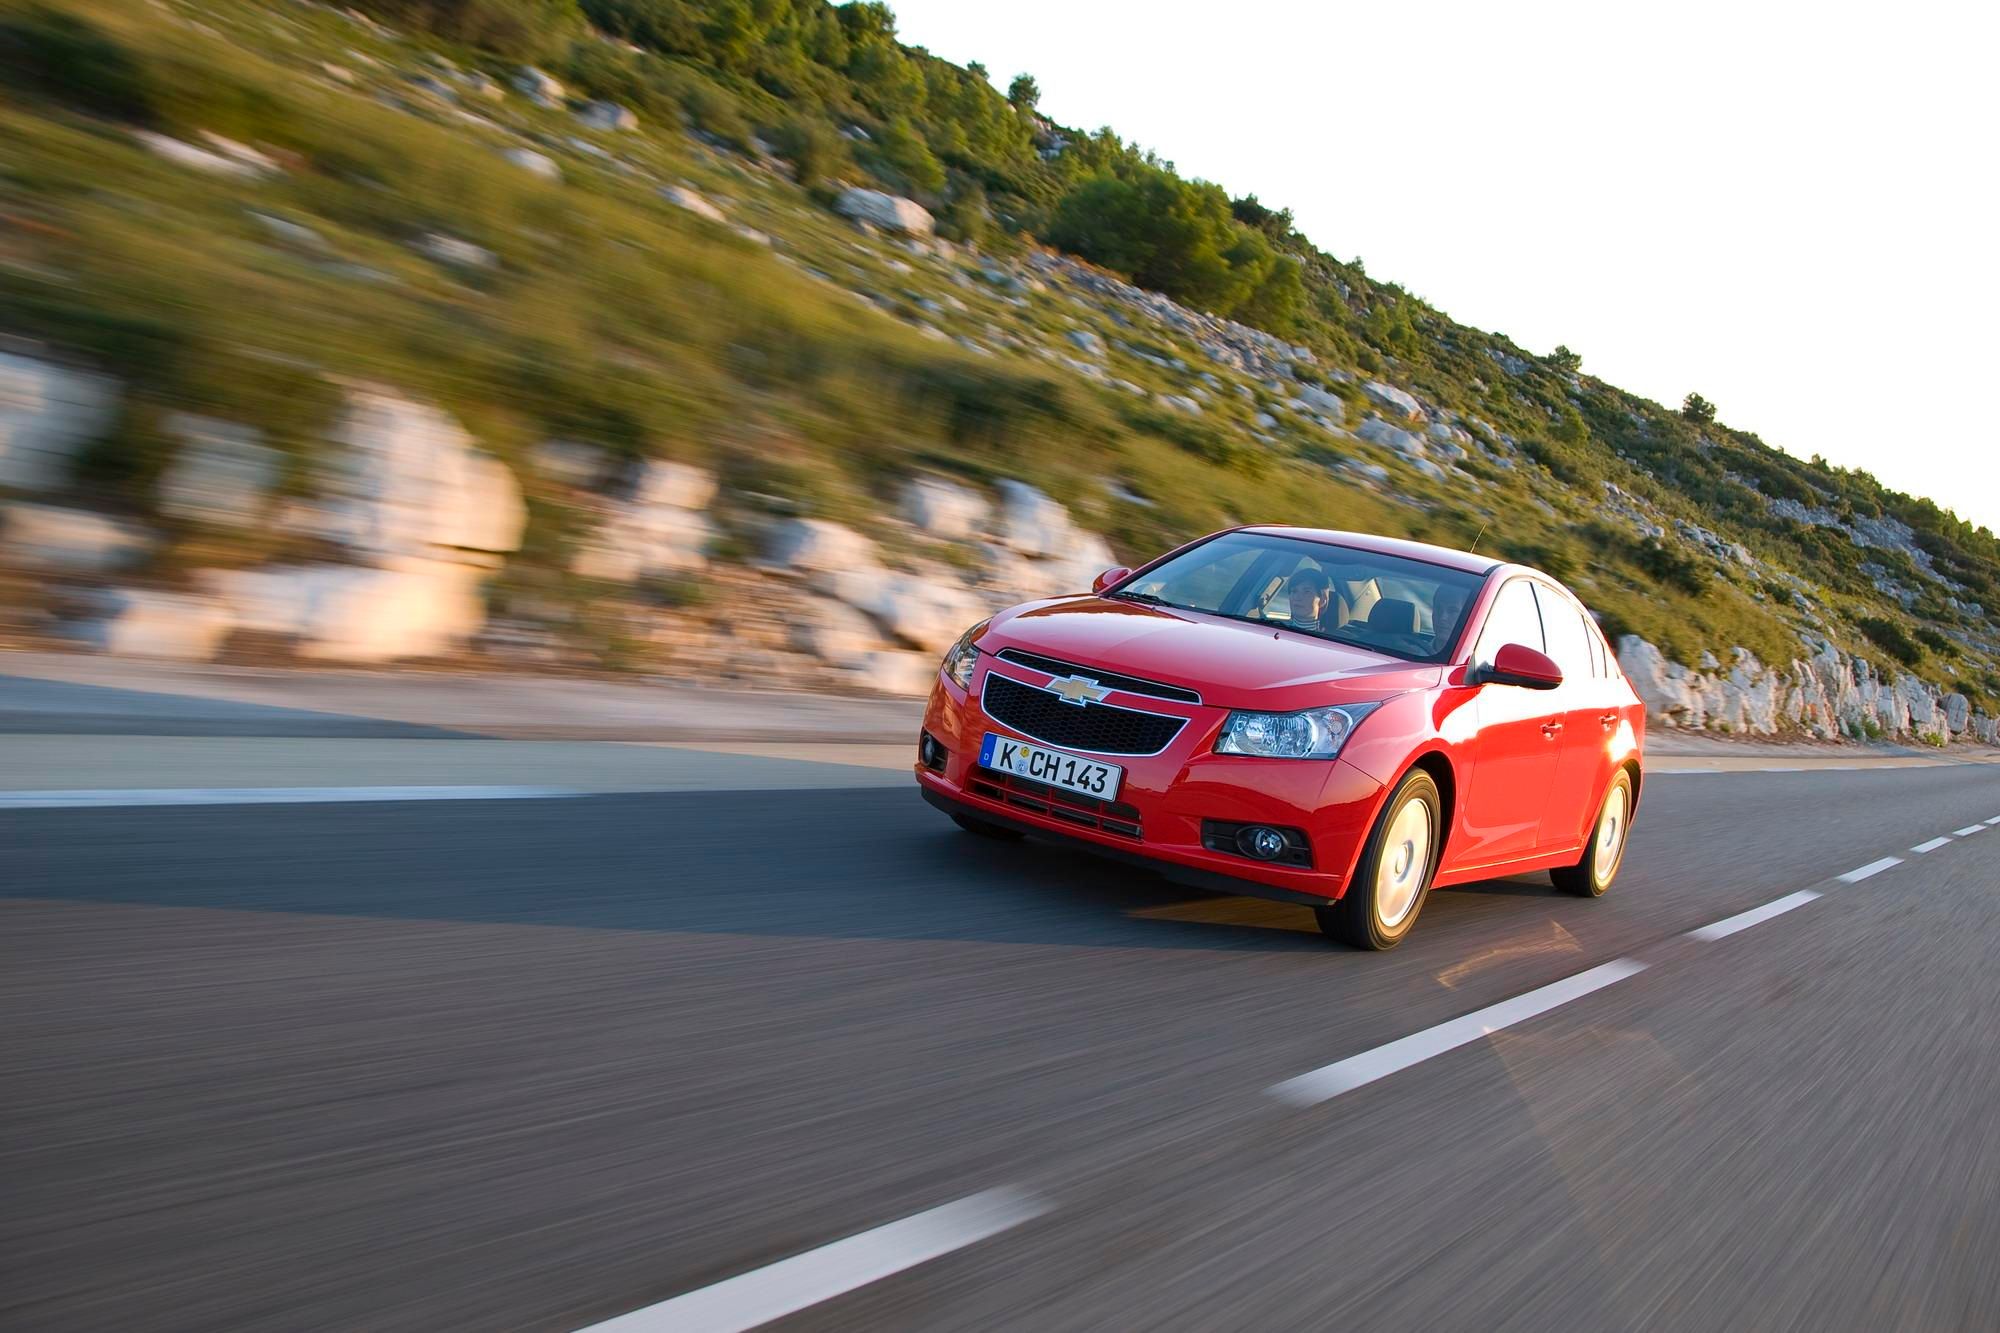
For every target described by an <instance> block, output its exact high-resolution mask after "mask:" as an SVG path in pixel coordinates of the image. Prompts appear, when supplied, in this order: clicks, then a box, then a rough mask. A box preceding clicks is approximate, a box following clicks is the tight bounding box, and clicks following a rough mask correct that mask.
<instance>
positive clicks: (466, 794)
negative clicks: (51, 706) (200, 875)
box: [0, 787, 581, 810]
mask: <svg viewBox="0 0 2000 1333" xmlns="http://www.w3.org/2000/svg"><path fill="white" fill-rule="evenodd" d="M580 794H581V793H579V792H576V791H572V790H570V789H567V788H563V787H133V788H127V789H124V790H116V789H110V790H107V789H97V790H90V791H7V792H0V810H67V809H100V808H111V807H122V806H139V805H308V804H312V805H317V804H321V803H334V802H342V801H522V800H532V799H538V798H543V797H555V796H576V795H580Z"/></svg>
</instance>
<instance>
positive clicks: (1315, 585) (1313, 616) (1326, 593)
mask: <svg viewBox="0 0 2000 1333" xmlns="http://www.w3.org/2000/svg"><path fill="white" fill-rule="evenodd" d="M1285 596H1286V597H1287V599H1288V600H1289V601H1290V602H1291V610H1292V618H1291V622H1290V625H1291V628H1293V629H1295V630H1303V631H1304V632H1306V633H1308V634H1318V633H1321V632H1322V631H1324V630H1330V629H1332V628H1333V626H1332V625H1325V624H1322V623H1321V621H1320V617H1322V616H1324V615H1325V614H1326V608H1327V607H1328V606H1329V605H1330V604H1331V603H1332V601H1333V580H1332V579H1330V578H1328V577H1327V576H1326V571H1325V570H1322V569H1317V568H1311V567H1308V568H1306V569H1301V570H1300V571H1299V572H1298V573H1296V574H1294V575H1292V581H1291V582H1290V583H1288V584H1287V585H1285Z"/></svg>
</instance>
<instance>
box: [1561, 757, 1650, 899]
mask: <svg viewBox="0 0 2000 1333" xmlns="http://www.w3.org/2000/svg"><path fill="white" fill-rule="evenodd" d="M1631 829H1632V774H1631V772H1630V770H1628V769H1623V768H1621V769H1619V770H1618V774H1617V776H1616V777H1614V778H1612V779H1611V786H1610V788H1609V790H1607V791H1606V792H1605V793H1604V804H1602V805H1600V806H1598V807H1597V821H1596V822H1595V823H1593V824H1592V825H1591V826H1590V841H1589V842H1587V843H1585V844H1584V846H1583V855H1582V856H1581V857H1579V858H1577V863H1576V864H1575V865H1573V866H1558V867H1557V868H1556V869H1554V870H1551V871H1550V872H1549V879H1550V880H1551V881H1552V882H1553V883H1554V884H1555V886H1556V887H1557V888H1559V889H1561V890H1562V891H1563V892H1564V893H1574V894H1575V895H1577V896H1578V897H1579V898H1602V897H1603V896H1604V891H1605V890H1606V889H1608V888H1610V887H1611V881H1612V880H1614V879H1616V878H1618V867H1619V866H1621V865H1623V864H1625V844H1626V842H1627V841H1628V835H1629V833H1630V832H1631Z"/></svg>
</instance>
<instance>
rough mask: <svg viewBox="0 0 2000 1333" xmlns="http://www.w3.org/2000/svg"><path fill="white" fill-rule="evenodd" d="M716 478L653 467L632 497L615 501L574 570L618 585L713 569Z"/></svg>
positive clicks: (671, 466)
mask: <svg viewBox="0 0 2000 1333" xmlns="http://www.w3.org/2000/svg"><path fill="white" fill-rule="evenodd" d="M714 498H715V477H714V475H713V474H711V473H709V472H706V471H704V470H703V469H701V468H698V467H692V466H690V465H688V464H686V463H667V462H654V463H647V464H646V465H645V466H644V467H642V468H641V469H640V470H639V474H638V478H637V480H636V481H635V482H634V484H633V485H632V487H631V494H630V495H629V496H628V497H625V498H623V499H616V500H613V501H611V502H610V504H609V506H608V512H607V515H606V517H605V519H604V521H603V522H602V523H601V524H600V525H599V526H598V527H597V528H596V529H595V530H594V531H593V532H592V533H591V534H590V535H589V536H588V537H586V538H585V539H584V540H583V542H582V543H581V544H580V545H579V547H578V549H577V552H576V554H575V556H574V557H572V559H571V562H570V572H571V573H573V574H576V575H578V576H580V577H583V578H590V579H603V580H606V581H608V582H612V583H633V582H636V581H638V580H639V579H644V578H656V577H659V576H662V575H668V574H688V573H695V572H698V571H700V570H703V569H706V568H707V567H708V548H709V546H710V544H711V543H712V542H713V541H714V539H715V525H714V524H713V523H711V522H710V521H709V519H708V516H707V514H706V512H705V511H706V510H707V509H708V506H709V502H710V501H711V500H713V499H714Z"/></svg>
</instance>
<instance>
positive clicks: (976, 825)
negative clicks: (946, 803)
mask: <svg viewBox="0 0 2000 1333" xmlns="http://www.w3.org/2000/svg"><path fill="white" fill-rule="evenodd" d="M951 822H952V823H954V824H956V825H958V826H959V827H960V828H962V829H964V830H965V831H966V832H967V833H971V834H976V835H977V836H979V837H982V838H991V839H993V840H994V841H995V842H1014V841H1016V840H1017V839H1019V838H1021V837H1022V836H1024V835H1023V834H1022V833H1021V830H1019V829H1015V828H1008V827H1007V826H1006V825H1004V824H989V823H987V822H986V821H985V820H983V819H981V818H979V817H978V816H976V815H964V814H960V813H959V812H958V811H956V810H954V811H952V812H951Z"/></svg>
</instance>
